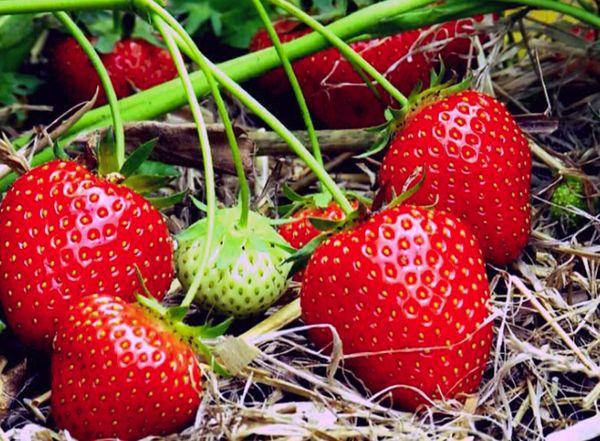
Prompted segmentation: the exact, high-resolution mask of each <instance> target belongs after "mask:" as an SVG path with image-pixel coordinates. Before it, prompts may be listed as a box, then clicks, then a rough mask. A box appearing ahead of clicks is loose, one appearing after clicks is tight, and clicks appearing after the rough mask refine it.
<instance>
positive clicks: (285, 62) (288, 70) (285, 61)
mask: <svg viewBox="0 0 600 441" xmlns="http://www.w3.org/2000/svg"><path fill="white" fill-rule="evenodd" d="M252 3H253V4H254V7H255V9H256V11H257V12H258V15H259V17H260V19H261V20H262V22H263V24H264V26H265V29H266V30H267V33H268V34H269V38H270V39H271V41H272V42H273V46H274V47H275V50H276V51H277V55H278V56H279V58H280V59H281V65H282V66H283V70H284V71H285V74H286V75H287V77H288V80H289V82H290V86H291V87H292V91H293V92H294V96H295V97H296V101H297V102H298V107H299V108H300V113H301V114H302V119H304V125H305V126H306V131H307V132H308V139H309V141H310V145H311V146H312V153H313V156H314V157H315V159H316V160H317V162H318V163H319V164H320V165H321V166H323V155H322V154H321V148H320V147H319V140H318V139H317V134H316V132H315V126H314V124H313V121H312V118H311V117H310V111H309V110H308V105H307V104H306V100H305V99H304V95H303V94H302V89H301V88H300V83H299V82H298V77H296V73H295V72H294V68H293V67H292V63H290V60H289V58H288V57H287V55H286V53H285V49H284V48H283V46H282V44H281V40H280V39H279V35H277V31H276V30H275V27H274V26H273V24H272V23H271V19H270V18H269V14H268V13H267V10H266V9H265V7H264V6H263V4H262V2H261V0H252Z"/></svg>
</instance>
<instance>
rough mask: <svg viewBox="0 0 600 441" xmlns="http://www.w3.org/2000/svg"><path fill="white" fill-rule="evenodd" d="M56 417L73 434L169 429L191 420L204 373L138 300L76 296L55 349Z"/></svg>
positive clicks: (133, 435)
mask: <svg viewBox="0 0 600 441" xmlns="http://www.w3.org/2000/svg"><path fill="white" fill-rule="evenodd" d="M51 368H52V416H53V417H54V420H55V422H56V424H57V425H58V427H59V428H60V429H66V430H68V431H69V432H70V434H71V435H72V436H74V437H75V438H77V439H79V440H81V441H84V440H95V439H101V438H118V439H123V440H135V439H140V438H143V437H145V436H149V435H167V434H170V433H172V432H174V431H177V430H179V429H182V428H183V427H185V426H186V424H188V423H190V422H191V421H193V419H194V415H195V414H196V410H197V408H198V405H199V404H200V395H201V392H202V384H201V381H202V372H201V370H200V367H199V365H198V362H197V360H196V357H195V355H194V352H193V350H192V349H191V347H190V346H188V344H186V343H184V342H183V341H182V340H181V339H180V338H179V337H177V336H176V335H175V334H173V333H172V332H171V331H170V330H169V329H168V327H166V326H165V324H163V323H162V322H161V321H160V320H158V319H157V318H155V317H153V316H152V315H150V314H149V313H148V312H147V311H146V310H145V309H144V308H143V307H142V306H141V305H139V304H137V303H133V304H128V303H126V302H125V301H123V300H121V299H119V298H117V297H114V296H109V295H104V296H99V295H92V296H87V297H84V298H83V299H80V300H77V301H75V302H72V303H71V305H70V307H69V309H68V311H66V312H65V314H64V316H63V320H62V322H61V324H60V327H59V329H58V332H57V336H56V341H55V342H54V351H53V354H52V363H51Z"/></svg>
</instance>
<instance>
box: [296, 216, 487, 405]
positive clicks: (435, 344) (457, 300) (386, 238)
mask: <svg viewBox="0 0 600 441" xmlns="http://www.w3.org/2000/svg"><path fill="white" fill-rule="evenodd" d="M488 301H489V287H488V281H487V277H486V273H485V266H484V263H483V260H482V255H481V250H480V249H479V246H478V244H477V240H476V239H475V237H474V236H473V234H472V233H471V232H470V230H469V228H468V227H467V226H466V225H464V224H463V223H461V222H460V221H459V220H457V219H456V218H454V217H453V216H451V215H447V214H445V213H443V212H437V211H434V210H425V209H422V208H416V207H411V206H400V207H397V208H393V209H386V210H384V211H382V212H380V213H378V214H376V215H374V216H373V217H372V218H371V219H369V220H368V221H366V222H364V223H363V224H360V225H358V226H357V227H355V228H354V229H351V230H348V231H344V232H341V233H339V234H337V235H334V236H332V237H331V238H329V239H328V240H327V241H326V242H325V243H324V244H323V245H321V246H320V247H319V248H317V250H316V251H315V253H314V254H313V256H312V257H311V259H310V261H309V263H308V266H307V268H306V271H305V276H304V281H303V284H302V290H301V304H302V316H303V319H304V321H305V322H306V324H307V325H318V324H329V325H332V326H333V327H335V329H336V330H337V332H338V334H339V336H340V338H341V341H342V343H343V349H344V354H345V355H346V356H350V357H349V358H348V360H347V364H348V366H349V367H350V368H351V369H352V370H353V371H354V372H355V374H356V375H357V377H358V378H359V379H361V380H362V381H363V382H364V384H365V385H366V386H367V387H368V388H369V389H370V390H371V391H372V392H373V393H375V392H379V391H382V390H384V389H387V388H391V389H390V390H391V395H392V398H393V403H394V405H395V406H397V407H399V408H402V409H405V410H414V409H416V408H417V407H418V406H420V405H421V404H425V403H427V399H426V398H425V397H429V398H430V399H438V398H440V397H441V396H443V397H445V398H452V397H456V396H457V395H459V394H461V393H470V392H473V391H474V390H475V389H476V388H477V387H478V385H479V383H480V381H481V378H482V373H483V370H484V368H485V365H486V361H487V359H488V355H489V351H490V347H491V341H492V336H493V331H492V326H491V323H489V321H488V318H489V311H488V307H487V304H488ZM309 336H310V338H311V340H312V341H313V342H315V343H316V344H317V346H319V347H323V348H324V347H327V346H328V345H329V344H330V343H331V341H332V337H331V331H330V330H328V329H326V328H323V327H320V328H313V329H311V330H310V331H309ZM365 353H370V355H365ZM352 354H356V356H354V357H352ZM359 354H361V355H359ZM394 386H396V387H394ZM417 389H418V390H420V391H421V393H418V392H416V390H417ZM422 394H424V395H422ZM440 394H441V395H440Z"/></svg>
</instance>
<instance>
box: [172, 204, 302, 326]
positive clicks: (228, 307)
mask: <svg viewBox="0 0 600 441" xmlns="http://www.w3.org/2000/svg"><path fill="white" fill-rule="evenodd" d="M240 213H241V207H233V208H226V209H222V210H219V211H217V214H216V227H215V230H214V233H213V236H212V240H211V241H210V243H211V248H210V251H209V255H210V258H209V261H208V264H207V265H206V266H205V267H204V269H203V270H202V269H201V268H200V267H201V265H200V258H201V251H202V245H203V243H204V242H205V241H206V240H207V222H206V220H205V219H202V220H200V221H198V222H197V223H196V224H194V225H192V226H191V227H190V228H188V229H187V230H186V231H185V232H183V233H182V234H180V235H179V236H177V242H178V245H179V246H178V249H177V251H176V252H175V262H176V266H177V273H178V277H179V280H180V281H181V283H182V285H183V286H184V288H185V289H189V287H190V286H192V285H193V284H194V283H195V282H196V281H199V283H197V286H198V289H197V290H196V292H195V297H196V301H197V302H198V303H199V304H201V305H202V306H204V307H205V308H207V309H215V310H216V311H217V312H219V313H221V314H224V315H229V316H233V317H237V318H242V317H247V316H251V315H254V314H258V313H260V312H262V311H264V310H265V309H267V308H268V307H269V306H271V305H272V304H273V303H274V302H275V301H276V300H277V299H278V298H279V297H280V295H281V294H282V293H283V291H284V290H285V287H286V282H287V276H288V273H289V270H290V267H291V265H290V264H287V263H285V261H286V259H287V258H288V257H289V256H290V253H291V252H292V249H291V247H290V246H289V245H288V244H287V242H285V240H284V239H283V238H282V237H281V236H280V235H279V233H277V231H276V230H275V229H274V228H273V221H272V220H270V219H268V218H266V217H264V216H261V215H259V214H258V213H255V212H249V215H248V223H247V225H246V226H244V227H242V226H240V225H239V222H238V220H239V218H240ZM200 271H202V273H200Z"/></svg>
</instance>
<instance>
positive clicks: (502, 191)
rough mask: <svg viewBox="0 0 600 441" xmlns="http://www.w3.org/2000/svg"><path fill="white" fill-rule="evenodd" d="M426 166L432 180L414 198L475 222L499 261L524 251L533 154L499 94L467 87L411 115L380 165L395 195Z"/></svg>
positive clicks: (490, 255) (487, 251)
mask: <svg viewBox="0 0 600 441" xmlns="http://www.w3.org/2000/svg"><path fill="white" fill-rule="evenodd" d="M421 166H423V167H424V168H425V173H426V175H425V181H424V184H423V186H422V188H421V189H420V190H419V191H418V192H417V193H416V194H415V195H414V196H413V197H412V198H411V199H409V201H410V202H411V203H413V204H418V205H429V204H436V205H435V206H436V208H438V209H440V210H445V211H448V212H449V213H452V214H454V215H455V216H457V217H459V218H461V219H463V220H464V221H465V222H467V223H468V224H470V226H471V227H472V229H473V231H474V233H475V235H476V236H477V238H478V239H479V242H480V244H481V248H482V249H483V253H484V256H485V258H486V260H487V261H489V262H491V263H493V264H496V265H505V264H508V263H510V262H511V261H513V260H515V259H516V258H517V257H518V256H519V254H520V253H521V251H522V250H523V247H524V246H525V245H526V244H527V241H528V238H529V233H530V228H531V226H530V222H531V206H530V181H531V154H530V151H529V146H528V143H527V139H526V138H525V136H524V134H523V132H522V131H521V129H520V128H519V126H518V125H517V123H516V122H515V120H514V119H513V118H512V116H511V115H510V113H508V111H507V110H506V108H505V107H504V106H503V105H502V104H501V103H500V102H498V101H496V100H495V99H494V98H492V97H490V96H488V95H485V94H482V93H479V92H475V91H465V92H461V93H458V94H455V95H452V96H449V97H447V98H444V99H442V100H441V101H438V102H436V103H433V104H431V105H429V106H426V107H424V108H422V109H420V110H418V111H417V112H416V113H414V114H412V115H409V116H408V118H407V120H406V121H405V124H404V127H403V128H402V129H400V130H399V131H398V132H397V133H396V134H395V139H394V140H393V141H392V144H391V146H390V148H389V151H388V152H387V154H386V156H385V158H384V160H383V164H382V167H381V172H380V177H379V181H380V183H381V185H382V188H383V189H384V191H385V193H386V194H387V197H388V199H391V198H392V196H393V193H394V192H395V193H396V194H400V193H401V192H402V190H403V187H404V185H405V183H406V182H407V180H408V179H409V177H410V176H411V175H412V174H413V173H414V171H415V170H416V169H417V167H421Z"/></svg>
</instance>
